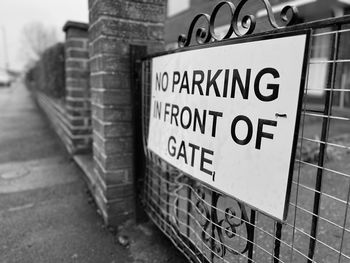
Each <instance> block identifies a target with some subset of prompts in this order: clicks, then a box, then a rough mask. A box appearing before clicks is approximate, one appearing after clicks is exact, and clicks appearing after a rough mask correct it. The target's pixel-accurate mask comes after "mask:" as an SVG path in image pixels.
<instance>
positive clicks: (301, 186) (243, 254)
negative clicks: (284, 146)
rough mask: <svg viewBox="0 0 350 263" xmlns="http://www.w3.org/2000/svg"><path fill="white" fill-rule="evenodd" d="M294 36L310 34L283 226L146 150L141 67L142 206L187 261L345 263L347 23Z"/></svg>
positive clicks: (348, 253)
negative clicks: (303, 90) (145, 160)
mask: <svg viewBox="0 0 350 263" xmlns="http://www.w3.org/2000/svg"><path fill="white" fill-rule="evenodd" d="M298 28H312V29H313V31H312V32H313V33H312V46H311V52H310V54H311V57H310V60H309V68H308V75H307V85H306V89H305V94H304V98H303V107H302V115H301V116H302V117H301V124H300V130H299V138H298V147H297V152H296V158H295V165H294V173H293V180H292V189H291V196H290V203H289V211H288V218H287V220H286V222H284V223H283V224H282V223H279V222H277V221H275V220H273V219H272V218H270V217H268V216H266V215H264V214H262V213H260V212H258V211H255V210H253V209H252V208H250V207H249V206H247V205H245V204H242V203H239V202H238V201H236V200H235V199H233V198H231V197H228V196H226V195H225V194H223V193H220V192H217V191H215V190H214V189H212V188H210V187H209V186H207V185H204V184H202V183H200V182H198V181H196V180H195V179H193V178H192V177H191V176H190V175H187V174H184V173H183V172H181V171H179V170H177V169H176V168H174V167H172V166H171V165H170V164H168V163H166V162H165V161H164V160H162V159H161V158H159V157H158V156H156V155H155V154H153V153H152V152H150V151H148V150H147V138H148V136H149V135H148V124H149V111H150V96H151V94H150V92H151V60H145V61H143V65H142V88H143V137H144V138H143V139H144V146H145V155H146V159H147V165H146V174H145V179H144V187H143V193H142V200H143V203H144V206H145V210H146V212H147V214H148V215H149V217H150V218H151V220H152V221H153V222H154V223H155V224H156V225H157V226H158V227H159V228H160V229H161V230H162V231H163V232H164V233H165V234H166V235H167V236H168V237H169V239H170V240H171V241H172V242H173V243H174V245H175V246H176V247H177V248H178V249H179V250H181V251H182V252H183V254H184V255H185V256H186V257H187V258H188V259H189V261H192V262H293V263H295V262H318V263H321V262H341V263H345V262H350V211H349V210H350V209H349V198H350V50H349V48H348V44H349V43H350V22H349V19H348V18H343V19H333V20H326V21H323V22H318V23H312V24H307V25H303V26H298ZM151 136H152V135H151ZM234 172H235V171H234V170H232V173H234ZM251 194H252V195H253V194H254V193H253V192H252V193H251Z"/></svg>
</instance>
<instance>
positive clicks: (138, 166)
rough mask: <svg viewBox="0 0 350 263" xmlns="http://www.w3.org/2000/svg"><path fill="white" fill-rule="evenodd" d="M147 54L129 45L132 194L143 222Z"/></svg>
mask: <svg viewBox="0 0 350 263" xmlns="http://www.w3.org/2000/svg"><path fill="white" fill-rule="evenodd" d="M146 54H147V46H139V45H130V72H131V74H130V76H131V77H130V86H131V91H132V97H133V104H132V109H133V110H132V111H133V112H132V119H133V133H134V140H133V153H134V154H133V155H134V158H133V168H134V171H135V172H134V192H135V195H136V196H135V220H136V222H141V221H145V220H146V219H147V216H146V213H145V212H144V210H143V208H142V203H141V193H142V191H141V189H142V188H143V184H144V177H145V172H146V166H145V165H146V163H145V161H146V160H145V155H144V150H143V133H142V121H143V120H142V106H143V105H142V100H143V99H142V75H143V73H144V72H142V63H141V58H142V57H143V56H145V55H146Z"/></svg>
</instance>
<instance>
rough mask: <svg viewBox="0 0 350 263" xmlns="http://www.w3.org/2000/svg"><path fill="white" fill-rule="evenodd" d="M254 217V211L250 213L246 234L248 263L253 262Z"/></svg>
mask: <svg viewBox="0 0 350 263" xmlns="http://www.w3.org/2000/svg"><path fill="white" fill-rule="evenodd" d="M255 217H256V212H255V210H253V209H252V210H251V211H250V225H249V227H248V229H249V231H248V233H247V239H248V242H249V244H248V246H249V248H248V263H252V262H253V254H254V231H255Z"/></svg>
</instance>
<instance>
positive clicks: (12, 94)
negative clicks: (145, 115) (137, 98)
mask: <svg viewBox="0 0 350 263" xmlns="http://www.w3.org/2000/svg"><path fill="white" fill-rule="evenodd" d="M83 176H84V175H83V174H82V172H81V170H80V169H79V168H78V167H77V165H76V164H75V163H74V162H73V161H72V160H71V159H70V158H69V156H68V155H67V153H66V152H65V150H64V148H63V146H62V145H61V143H60V142H59V141H58V137H57V136H56V135H55V134H54V132H53V130H52V129H51V128H50V127H49V122H48V120H47V119H46V117H45V116H44V115H43V114H42V113H41V111H40V110H39V109H38V107H37V105H36V104H35V103H34V101H33V99H32V98H31V94H30V93H29V92H28V90H27V89H26V88H24V87H23V85H21V84H17V85H15V86H13V87H11V88H10V89H0V262H1V263H10V262H11V263H12V262H13V263H14V262H16V263H26V262H28V263H48V262H50V263H51V262H60V263H61V262H81V263H89V262H91V263H112V262H114V263H124V262H134V263H141V262H142V263H151V262H152V263H163V262H168V263H182V262H187V261H186V260H185V258H184V257H183V256H182V255H181V254H180V253H179V252H178V251H177V250H176V249H175V248H174V247H172V246H171V243H170V241H169V240H168V239H166V238H165V236H164V235H162V234H161V233H160V231H159V230H158V229H157V228H156V227H155V226H154V225H152V224H151V223H145V224H141V225H138V226H136V225H135V224H133V223H132V222H126V223H125V225H123V226H120V228H119V230H120V235H121V236H118V233H117V231H115V230H112V231H109V230H108V229H107V228H106V227H105V226H104V224H103V221H102V217H101V216H100V215H98V213H97V212H96V210H97V208H96V206H95V204H94V203H93V201H92V198H91V197H90V196H89V195H88V193H87V189H86V186H85V183H84V181H83V179H82V178H83ZM110 230H111V229H110ZM125 235H126V241H127V243H128V246H127V247H124V246H122V245H120V243H119V242H118V240H120V237H123V238H124V236H125Z"/></svg>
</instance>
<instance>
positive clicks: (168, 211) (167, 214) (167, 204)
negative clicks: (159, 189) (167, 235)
mask: <svg viewBox="0 0 350 263" xmlns="http://www.w3.org/2000/svg"><path fill="white" fill-rule="evenodd" d="M165 178H166V193H165V194H166V204H165V205H166V220H167V221H168V222H170V215H169V214H170V205H169V203H170V194H169V193H170V187H169V180H170V174H169V167H167V172H166V173H165Z"/></svg>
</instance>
